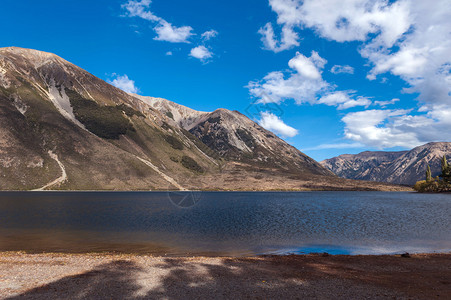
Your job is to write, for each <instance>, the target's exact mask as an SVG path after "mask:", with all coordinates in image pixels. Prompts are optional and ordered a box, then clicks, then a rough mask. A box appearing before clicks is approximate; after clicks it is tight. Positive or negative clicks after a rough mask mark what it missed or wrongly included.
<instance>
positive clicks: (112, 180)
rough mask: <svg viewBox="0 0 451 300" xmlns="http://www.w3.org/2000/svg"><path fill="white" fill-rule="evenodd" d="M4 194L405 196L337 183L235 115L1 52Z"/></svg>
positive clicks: (48, 57) (30, 54)
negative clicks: (335, 192)
mask: <svg viewBox="0 0 451 300" xmlns="http://www.w3.org/2000/svg"><path fill="white" fill-rule="evenodd" d="M0 189H1V190H33V189H61V190H168V189H170V190H185V189H203V190H209V189H212V190H279V189H283V190H287V189H296V190H300V189H350V190H355V189H365V190H379V189H389V190H390V189H398V187H394V186H391V185H381V184H372V183H368V182H366V183H363V182H356V181H352V180H344V179H340V178H338V177H336V176H335V175H334V174H333V173H332V172H330V171H329V170H327V169H326V168H324V167H323V166H321V165H320V164H319V163H317V162H316V161H314V160H313V159H311V158H310V157H308V156H306V155H305V154H303V153H301V152H300V151H299V150H297V149H296V148H294V147H292V146H290V145H289V144H287V143H286V142H284V141H283V140H281V139H280V138H278V137H277V136H276V135H274V134H273V133H272V132H270V131H267V130H265V129H264V128H262V127H261V126H259V125H258V124H257V123H255V122H253V121H252V120H250V119H249V118H247V117H246V116H244V115H242V114H241V113H239V112H237V111H229V110H226V109H218V110H216V111H214V112H199V111H195V110H193V109H190V108H187V107H184V106H182V105H179V104H176V103H174V102H171V101H168V100H165V99H161V98H152V97H143V96H139V95H134V94H128V93H125V92H124V91H122V90H120V89H117V88H116V87H113V86H111V85H110V84H108V83H106V82H104V81H103V80H101V79H99V78H97V77H95V76H93V75H92V74H90V73H88V72H86V71H85V70H83V69H81V68H79V67H77V66H75V65H73V64H72V63H70V62H68V61H66V60H64V59H62V58H60V57H58V56H56V55H54V54H51V53H46V52H41V51H36V50H30V49H23V48H16V47H9V48H1V49H0Z"/></svg>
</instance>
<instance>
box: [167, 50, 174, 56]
mask: <svg viewBox="0 0 451 300" xmlns="http://www.w3.org/2000/svg"><path fill="white" fill-rule="evenodd" d="M173 54H174V53H172V51H168V52H166V56H172V55H173Z"/></svg>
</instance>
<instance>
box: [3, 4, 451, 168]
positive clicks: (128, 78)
mask: <svg viewBox="0 0 451 300" xmlns="http://www.w3.org/2000/svg"><path fill="white" fill-rule="evenodd" d="M243 2H244V3H243ZM426 2H427V1H420V0H398V1H385V0H346V1H342V0H340V1H339V0H315V1H313V0H305V1H301V0H269V1H265V0H247V1H235V0H229V1H211V0H210V1H207V0H192V1H182V0H153V1H150V0H137V1H133V0H132V1H129V0H113V1H111V0H109V1H106V0H96V1H86V0H78V1H61V0H58V1H51V0H46V1H32V0H28V1H26V0H24V1H17V0H2V3H1V8H2V9H1V10H0V26H1V28H3V29H4V30H2V33H1V35H0V46H1V47H7V46H18V47H25V48H33V49H38V50H43V51H48V52H52V53H56V54H58V55H59V56H61V57H63V58H65V59H67V60H69V61H71V62H73V63H74V64H76V65H78V66H80V67H82V68H84V69H85V70H87V71H89V72H91V73H92V74H94V75H96V76H97V77H100V78H102V79H104V80H106V81H109V82H111V83H113V84H115V85H117V86H118V87H121V88H123V89H124V90H127V91H136V92H137V93H139V94H141V95H146V96H154V97H163V98H166V99H169V100H172V101H175V102H177V103H180V104H183V105H186V106H189V107H192V108H194V109H198V110H203V111H212V110H214V109H216V108H219V107H223V108H227V109H231V110H238V111H240V112H242V113H244V114H247V115H248V116H249V117H250V118H253V119H255V120H256V121H258V122H260V124H261V125H263V126H264V127H266V128H268V129H270V130H273V131H275V132H276V133H277V134H278V135H279V136H281V137H282V138H284V139H285V140H287V141H288V142H289V143H291V144H292V145H294V146H295V147H297V148H299V149H301V150H303V151H304V152H305V153H307V154H308V155H310V156H311V157H313V158H315V159H317V160H322V159H325V158H330V157H333V156H336V155H339V154H343V153H358V152H361V151H364V150H382V149H390V150H391V149H395V150H398V149H407V148H412V147H414V146H417V145H421V144H424V143H426V142H431V141H451V130H450V128H451V73H450V69H451V56H450V55H449V54H450V53H451V20H450V18H449V16H450V15H451V2H450V1H447V0H435V1H432V3H429V2H428V3H426ZM251 104H253V105H254V106H250V105H251Z"/></svg>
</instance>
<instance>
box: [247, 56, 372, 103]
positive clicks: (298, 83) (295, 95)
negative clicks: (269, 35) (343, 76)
mask: <svg viewBox="0 0 451 300" xmlns="http://www.w3.org/2000/svg"><path fill="white" fill-rule="evenodd" d="M326 63H327V61H326V60H325V59H324V58H322V57H321V56H319V54H318V53H317V52H315V51H312V54H311V55H310V57H307V56H304V55H303V54H301V53H299V52H298V53H296V56H295V57H294V58H292V59H291V60H290V61H289V62H288V66H289V67H290V71H289V72H285V73H284V72H282V71H275V72H271V73H269V74H267V75H266V76H265V77H264V78H263V80H261V81H252V82H250V83H249V84H248V86H247V87H248V88H249V92H250V94H251V95H252V96H254V97H256V98H257V99H259V100H258V101H259V102H260V103H268V102H275V103H280V102H282V101H285V100H287V99H294V100H295V101H296V103H297V104H303V103H310V104H325V105H329V106H336V107H337V108H338V109H339V110H343V109H348V108H351V107H356V106H365V107H368V106H369V105H370V104H371V100H370V99H368V98H365V97H359V96H355V95H351V93H350V92H345V91H334V89H335V87H334V86H333V85H331V84H329V83H328V82H326V81H325V80H323V78H322V75H321V73H322V70H323V69H324V66H325V65H326Z"/></svg>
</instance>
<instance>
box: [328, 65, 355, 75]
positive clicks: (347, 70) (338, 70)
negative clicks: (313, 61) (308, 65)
mask: <svg viewBox="0 0 451 300" xmlns="http://www.w3.org/2000/svg"><path fill="white" fill-rule="evenodd" d="M330 71H331V72H332V73H334V74H342V73H344V74H354V68H353V67H351V66H348V65H346V66H340V65H335V66H333V67H332V69H330Z"/></svg>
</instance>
